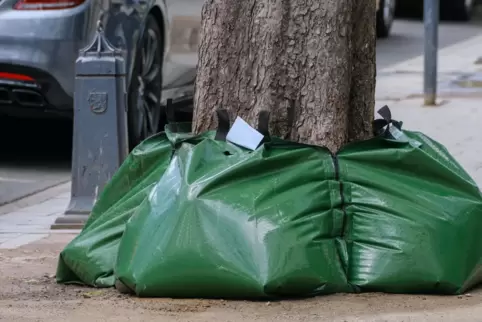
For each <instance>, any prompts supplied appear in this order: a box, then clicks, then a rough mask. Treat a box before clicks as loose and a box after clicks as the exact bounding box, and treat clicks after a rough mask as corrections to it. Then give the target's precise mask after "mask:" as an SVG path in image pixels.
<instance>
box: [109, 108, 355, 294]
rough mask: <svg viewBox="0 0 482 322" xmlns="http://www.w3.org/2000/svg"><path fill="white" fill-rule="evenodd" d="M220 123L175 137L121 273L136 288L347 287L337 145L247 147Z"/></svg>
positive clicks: (126, 242)
mask: <svg viewBox="0 0 482 322" xmlns="http://www.w3.org/2000/svg"><path fill="white" fill-rule="evenodd" d="M224 120H225V119H224ZM219 123H223V118H219ZM260 123H261V119H260ZM261 127H263V126H261V125H260V126H259V128H261ZM221 128H224V129H229V125H227V126H226V125H223V124H220V129H221ZM264 128H267V120H266V121H265V126H264ZM261 131H262V130H261ZM219 132H220V131H219V130H218V133H217V134H216V135H214V133H213V134H212V135H211V138H208V139H205V140H203V141H202V142H200V143H197V142H194V144H193V143H192V142H191V140H192V138H191V139H188V140H185V141H184V142H182V144H181V145H179V144H178V143H179V142H174V143H176V144H177V146H178V147H177V149H176V153H175V155H174V156H173V159H172V161H171V163H170V165H169V167H168V169H167V170H166V172H165V173H164V175H163V176H162V178H161V179H160V180H159V182H158V183H157V184H156V186H155V187H154V188H153V189H152V191H151V194H150V196H149V198H148V200H146V201H145V202H144V203H143V204H142V205H141V206H140V208H139V209H138V210H137V212H136V214H135V215H134V216H133V217H132V218H131V219H130V221H129V222H128V224H127V227H126V231H125V234H124V236H123V238H122V241H121V244H120V247H119V255H118V258H117V263H116V270H115V272H116V276H117V278H119V280H120V281H121V282H122V283H124V284H125V285H126V286H127V287H128V288H130V289H131V290H133V291H134V292H135V293H136V294H137V295H139V296H166V297H210V298H217V297H223V298H269V297H280V296H309V295H316V294H322V293H323V294H327V293H333V292H347V291H350V287H349V286H348V283H347V280H346V275H345V268H344V267H343V261H342V260H341V258H340V250H339V248H340V245H339V244H340V243H342V241H340V240H339V237H340V236H341V230H342V227H343V215H342V212H340V211H339V208H340V206H341V205H340V202H341V200H340V194H339V184H338V182H336V180H335V173H334V168H333V161H332V156H331V154H330V153H329V152H328V151H327V150H326V149H324V148H318V147H311V146H304V145H301V144H294V143H291V142H285V141H281V140H273V141H271V142H269V143H266V144H264V145H262V146H261V147H260V148H258V149H257V150H256V151H249V150H246V149H243V148H239V147H237V146H235V145H234V144H231V143H229V142H226V141H225V136H226V133H224V134H222V133H221V134H220V133H219ZM174 143H173V144H174ZM341 248H342V249H343V247H341Z"/></svg>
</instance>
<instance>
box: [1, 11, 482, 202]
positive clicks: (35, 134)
mask: <svg viewBox="0 0 482 322" xmlns="http://www.w3.org/2000/svg"><path fill="white" fill-rule="evenodd" d="M478 16H479V17H477V19H476V20H475V21H474V22H471V23H469V24H464V23H443V24H442V25H441V26H440V30H439V34H440V40H439V43H440V47H446V46H450V45H453V44H456V43H457V42H460V41H464V40H466V39H468V38H471V37H474V36H477V35H480V34H482V10H481V13H480V14H479V15H478ZM422 53H423V24H422V23H421V21H416V20H412V21H409V20H397V21H396V22H395V24H394V28H393V33H392V35H391V36H390V37H389V38H388V39H379V40H378V43H377V66H378V69H383V68H385V67H388V66H390V65H392V64H396V63H399V62H402V61H404V60H407V59H410V58H413V57H416V56H419V55H421V54H422ZM481 55H482V53H481ZM0 137H1V140H0V206H1V205H2V204H5V203H9V202H12V201H14V200H17V199H20V198H23V197H25V196H28V195H31V194H33V193H36V192H39V191H42V190H44V189H46V188H49V187H52V186H55V185H58V184H60V183H64V182H67V181H68V180H69V179H70V159H71V157H70V154H71V147H72V144H71V137H72V127H71V124H70V123H69V122H65V121H50V120H18V121H15V120H13V119H2V120H0Z"/></svg>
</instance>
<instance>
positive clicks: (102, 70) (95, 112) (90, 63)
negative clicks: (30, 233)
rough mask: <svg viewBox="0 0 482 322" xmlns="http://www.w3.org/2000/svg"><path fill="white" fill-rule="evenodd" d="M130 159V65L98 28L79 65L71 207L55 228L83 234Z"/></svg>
mask: <svg viewBox="0 0 482 322" xmlns="http://www.w3.org/2000/svg"><path fill="white" fill-rule="evenodd" d="M127 155H128V139H127V102H126V63H125V60H124V58H123V56H122V53H121V52H120V51H119V50H117V49H116V48H114V46H112V45H111V44H110V43H109V42H108V40H107V39H106V38H105V35H104V31H103V28H102V24H101V23H100V22H99V23H98V28H97V32H96V35H95V39H94V41H93V42H92V43H91V44H90V45H89V46H87V47H86V48H84V49H82V50H81V51H80V55H79V58H78V59H77V61H76V78H75V94H74V137H73V151H72V190H71V197H70V204H69V206H68V208H67V211H66V212H65V213H64V215H63V216H61V217H59V218H57V220H56V222H55V223H54V224H53V225H52V227H51V228H52V229H80V228H82V227H83V225H84V223H85V222H86V220H87V219H88V217H89V215H90V212H91V210H92V207H93V205H94V203H95V201H96V199H97V196H98V195H99V194H100V193H101V192H102V189H103V188H104V186H105V184H106V183H107V182H108V181H109V180H110V179H111V177H112V176H113V174H114V173H115V172H116V170H117V169H118V168H119V166H120V165H121V163H122V162H123V161H124V160H125V158H126V156H127Z"/></svg>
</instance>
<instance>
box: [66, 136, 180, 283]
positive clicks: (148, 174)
mask: <svg viewBox="0 0 482 322" xmlns="http://www.w3.org/2000/svg"><path fill="white" fill-rule="evenodd" d="M171 155H172V146H171V143H170V142H169V140H168V139H167V136H166V134H165V133H161V134H158V135H156V136H154V137H151V138H149V139H147V140H145V141H144V142H142V143H141V144H140V145H139V146H137V147H136V148H135V149H134V150H133V151H132V152H131V153H130V155H129V156H128V158H127V159H126V160H125V162H123V164H122V166H121V167H120V168H119V170H118V171H117V172H116V173H115V175H114V176H113V178H112V179H111V180H110V181H109V183H108V184H107V185H106V186H105V188H104V190H103V192H102V193H101V194H100V197H99V199H98V201H97V202H96V203H95V205H94V208H93V210H92V214H91V215H90V216H89V219H88V221H87V222H86V224H85V226H84V228H83V230H82V232H81V233H80V234H79V235H78V236H76V238H74V239H73V240H72V241H71V242H70V243H69V244H68V245H67V246H66V247H65V248H64V250H63V251H62V252H61V254H60V259H59V262H58V266H57V275H56V276H57V277H56V278H57V281H58V282H59V283H75V284H85V285H90V286H95V287H111V286H113V285H114V281H115V279H114V263H115V259H116V257H117V250H118V246H119V241H120V239H121V237H122V234H123V233H124V228H125V223H126V222H127V220H128V219H129V218H130V217H131V216H132V214H133V213H134V212H135V210H136V209H137V208H138V207H139V205H140V204H141V203H142V201H143V200H144V199H145V198H146V197H147V195H148V194H149V193H150V191H151V189H152V187H153V186H154V185H155V183H156V182H157V181H158V179H159V177H160V176H161V175H162V174H163V173H164V171H165V169H166V168H167V166H168V165H169V161H170V159H171Z"/></svg>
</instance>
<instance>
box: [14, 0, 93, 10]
mask: <svg viewBox="0 0 482 322" xmlns="http://www.w3.org/2000/svg"><path fill="white" fill-rule="evenodd" d="M85 1H86V0H19V1H17V3H16V4H15V5H14V6H13V9H15V10H59V9H68V8H74V7H77V6H79V5H81V4H82V3H84V2H85Z"/></svg>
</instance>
